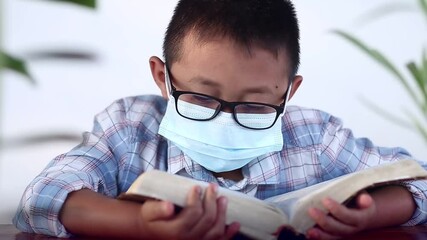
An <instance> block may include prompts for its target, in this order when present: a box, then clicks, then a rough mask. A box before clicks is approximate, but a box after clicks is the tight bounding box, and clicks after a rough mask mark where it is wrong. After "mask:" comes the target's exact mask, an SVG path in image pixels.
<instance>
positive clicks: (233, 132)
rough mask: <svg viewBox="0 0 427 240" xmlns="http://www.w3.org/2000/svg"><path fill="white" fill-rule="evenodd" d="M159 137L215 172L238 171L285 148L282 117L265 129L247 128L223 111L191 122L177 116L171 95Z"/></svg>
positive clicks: (193, 106)
mask: <svg viewBox="0 0 427 240" xmlns="http://www.w3.org/2000/svg"><path fill="white" fill-rule="evenodd" d="M180 106H181V103H180ZM182 107H183V108H187V107H188V108H192V111H194V110H195V109H196V110H200V111H201V112H203V111H206V109H205V108H204V107H201V106H198V105H194V104H191V103H187V102H183V104H182ZM180 109H182V108H181V107H180ZM180 111H181V110H180ZM184 111H185V109H184ZM159 134H160V135H162V136H164V137H165V138H167V139H169V140H170V141H171V142H173V143H174V144H175V145H176V146H177V147H178V148H180V149H181V151H182V152H183V153H184V154H186V155H187V156H188V157H190V158H191V159H192V160H193V161H195V162H197V163H198V164H200V165H202V166H203V167H205V168H206V169H208V170H210V171H213V172H226V171H231V170H235V169H239V168H241V167H243V166H245V165H246V164H248V163H249V162H250V161H252V160H254V159H255V158H257V157H259V156H262V155H264V154H267V153H270V152H275V151H280V150H281V149H282V147H283V137H282V121H281V118H279V119H278V120H277V121H276V123H275V124H274V125H273V126H272V127H271V128H269V129H265V130H252V129H247V128H244V127H242V126H240V125H238V124H237V123H236V122H235V121H234V119H233V116H232V113H227V112H220V113H219V114H218V116H216V117H215V118H214V119H212V120H209V121H195V120H190V119H186V118H184V117H182V116H180V115H179V114H178V112H177V111H176V109H175V99H174V98H173V97H172V96H169V102H168V105H167V109H166V113H165V116H164V117H163V119H162V121H161V124H160V128H159Z"/></svg>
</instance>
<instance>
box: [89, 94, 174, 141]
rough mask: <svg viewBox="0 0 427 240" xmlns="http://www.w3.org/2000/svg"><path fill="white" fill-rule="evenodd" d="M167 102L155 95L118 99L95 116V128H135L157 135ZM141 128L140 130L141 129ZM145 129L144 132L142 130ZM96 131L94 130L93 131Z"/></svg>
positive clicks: (104, 129)
mask: <svg viewBox="0 0 427 240" xmlns="http://www.w3.org/2000/svg"><path fill="white" fill-rule="evenodd" d="M166 105H167V101H166V100H165V99H164V98H162V97H161V96H157V95H140V96H131V97H125V98H121V99H118V100H116V101H114V102H113V103H112V104H111V105H109V106H108V107H107V108H106V109H104V110H103V111H101V112H100V113H98V114H97V115H96V116H95V128H96V127H100V128H102V130H103V131H106V130H107V129H109V128H114V129H116V130H117V129H120V128H122V129H123V128H129V127H130V128H136V129H139V130H142V131H145V130H150V132H152V133H153V134H155V133H157V129H158V126H159V125H160V121H161V119H162V118H163V115H164V113H165V110H166ZM141 128H142V129H141ZM144 129H145V130H144ZM95 130H96V129H95Z"/></svg>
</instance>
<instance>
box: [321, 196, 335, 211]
mask: <svg viewBox="0 0 427 240" xmlns="http://www.w3.org/2000/svg"><path fill="white" fill-rule="evenodd" d="M323 205H325V207H326V208H327V209H331V208H332V206H333V203H332V200H331V199H329V198H326V199H325V200H323Z"/></svg>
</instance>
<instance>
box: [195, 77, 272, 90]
mask: <svg viewBox="0 0 427 240" xmlns="http://www.w3.org/2000/svg"><path fill="white" fill-rule="evenodd" d="M189 82H196V83H200V84H202V85H205V86H211V87H217V88H218V87H220V86H221V85H220V84H219V83H217V82H215V81H214V80H212V79H209V78H205V77H201V76H198V77H193V78H191V79H190V81H189ZM244 92H245V93H273V92H272V91H271V89H270V88H268V87H267V86H262V87H255V88H246V89H244Z"/></svg>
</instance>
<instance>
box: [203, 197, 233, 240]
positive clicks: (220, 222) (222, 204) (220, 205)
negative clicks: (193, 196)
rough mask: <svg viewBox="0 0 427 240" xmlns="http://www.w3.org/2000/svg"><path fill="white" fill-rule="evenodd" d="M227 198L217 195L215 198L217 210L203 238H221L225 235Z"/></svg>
mask: <svg viewBox="0 0 427 240" xmlns="http://www.w3.org/2000/svg"><path fill="white" fill-rule="evenodd" d="M227 204H228V200H227V198H225V197H219V198H218V199H217V200H216V205H217V212H216V214H215V215H216V219H215V222H214V223H212V224H211V225H210V226H208V227H210V228H208V231H207V233H206V235H205V238H204V239H221V238H224V237H225V233H226V225H225V221H226V212H227Z"/></svg>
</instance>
